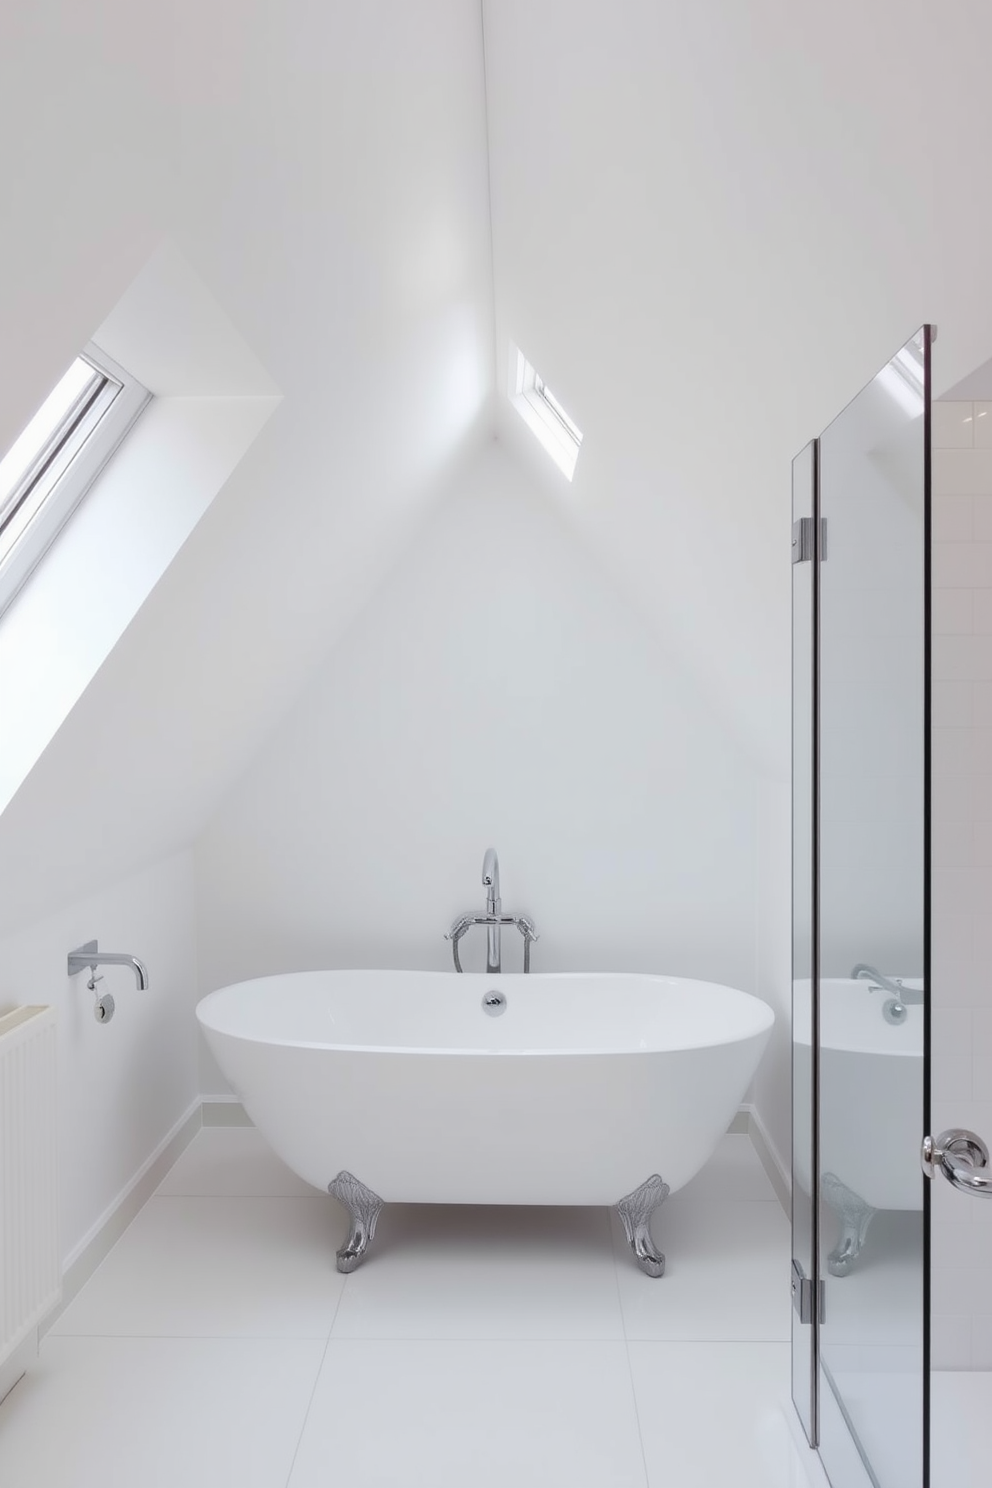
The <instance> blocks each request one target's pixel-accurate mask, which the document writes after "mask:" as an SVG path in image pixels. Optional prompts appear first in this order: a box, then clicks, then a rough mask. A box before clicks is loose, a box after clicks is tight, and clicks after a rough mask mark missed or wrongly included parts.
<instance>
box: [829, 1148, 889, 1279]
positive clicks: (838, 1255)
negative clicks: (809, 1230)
mask: <svg viewBox="0 0 992 1488" xmlns="http://www.w3.org/2000/svg"><path fill="white" fill-rule="evenodd" d="M820 1193H821V1194H822V1196H823V1202H824V1203H825V1204H829V1206H830V1208H831V1209H832V1210H833V1211H834V1213H835V1214H836V1215H837V1218H838V1219H839V1220H840V1238H839V1239H838V1241H837V1244H836V1245H835V1246H834V1248H833V1250H832V1251H831V1252H830V1254H829V1255H828V1256H827V1270H828V1271H829V1272H830V1275H831V1276H846V1275H847V1274H848V1272H849V1271H850V1270H851V1269H852V1267H853V1266H854V1265H855V1263H856V1261H857V1259H858V1256H859V1255H860V1254H861V1252H862V1250H863V1249H864V1245H865V1240H866V1239H867V1238H868V1226H869V1225H870V1224H871V1222H872V1220H873V1219H874V1218H875V1215H876V1213H877V1212H878V1211H877V1210H876V1209H873V1208H872V1207H871V1205H870V1204H867V1203H866V1202H865V1200H864V1199H862V1198H861V1197H860V1196H859V1195H858V1194H856V1193H855V1192H854V1190H853V1189H851V1188H848V1186H847V1184H846V1183H842V1182H841V1180H840V1179H839V1178H838V1177H837V1175H836V1173H824V1175H823V1177H822V1179H821V1180H820Z"/></svg>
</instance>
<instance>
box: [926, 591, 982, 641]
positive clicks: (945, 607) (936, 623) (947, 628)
mask: <svg viewBox="0 0 992 1488" xmlns="http://www.w3.org/2000/svg"><path fill="white" fill-rule="evenodd" d="M932 605H933V633H934V635H969V634H970V633H971V631H972V630H974V628H975V602H974V591H973V590H972V589H936V588H935V589H934V591H933V595H932Z"/></svg>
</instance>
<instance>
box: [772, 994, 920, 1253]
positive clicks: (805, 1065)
mask: <svg viewBox="0 0 992 1488" xmlns="http://www.w3.org/2000/svg"><path fill="white" fill-rule="evenodd" d="M796 985H797V990H798V989H800V988H801V985H802V984H800V983H797V984H796ZM806 985H807V987H808V985H809V984H808V983H807V984H806ZM906 986H907V987H915V988H919V987H920V986H921V983H920V982H919V981H913V980H912V979H910V978H907V979H906ZM889 995H890V994H889V993H888V992H886V991H884V990H878V991H872V990H871V983H870V982H865V981H852V980H851V979H850V978H843V979H841V978H825V979H824V980H823V981H821V983H820V1173H821V1175H822V1176H821V1182H820V1194H821V1197H822V1198H823V1200H824V1201H825V1202H826V1203H827V1204H828V1205H829V1206H830V1208H831V1209H832V1210H834V1212H835V1213H836V1214H837V1216H838V1219H839V1221H840V1236H839V1238H838V1241H837V1244H836V1245H835V1247H834V1249H833V1250H832V1251H831V1252H830V1255H829V1256H828V1258H827V1265H828V1269H829V1270H830V1272H831V1273H832V1274H833V1275H834V1276H844V1275H846V1274H847V1272H848V1271H849V1270H850V1269H851V1266H852V1265H853V1264H854V1262H855V1261H856V1260H857V1258H858V1256H859V1255H860V1253H861V1249H862V1247H863V1245H864V1243H865V1239H866V1237H867V1233H868V1227H869V1225H870V1224H871V1221H872V1218H873V1216H874V1215H875V1213H876V1211H877V1210H879V1209H907V1210H912V1209H922V1207H923V1176H922V1173H921V1171H920V1159H919V1152H918V1151H917V1147H916V1143H915V1141H914V1138H913V1136H912V1134H913V1133H914V1132H917V1131H919V1130H920V1115H921V1111H922V1096H923V1008H922V1007H920V1006H912V1005H910V1006H907V1007H906V1017H905V1019H904V1021H902V1022H899V1023H892V1022H889V1021H887V1020H886V1018H885V1017H884V1016H883V1012H882V1008H883V1006H884V1004H885V1003H886V1002H887V1001H888V1000H889ZM796 1002H797V1007H796V1014H795V1027H794V1038H795V1042H796V1045H797V1046H798V1047H797V1048H796V1049H795V1054H794V1061H793V1062H794V1081H795V1083H794V1091H793V1098H794V1100H795V1101H796V1102H797V1103H798V1102H803V1103H805V1104H808V1103H809V1100H810V1083H809V1081H810V1071H809V1059H808V1058H805V1059H804V1058H803V1057H802V1056H803V1047H804V1046H805V1048H806V1049H808V1048H809V1043H810V1029H809V1003H808V999H806V998H803V997H801V996H800V997H798V998H797V999H796ZM808 1156H809V1155H808V1153H806V1152H803V1151H802V1150H801V1149H797V1151H796V1164H795V1166H796V1178H797V1181H798V1182H799V1184H800V1186H801V1187H802V1188H803V1189H804V1190H805V1192H806V1193H809V1191H810V1175H809V1161H808Z"/></svg>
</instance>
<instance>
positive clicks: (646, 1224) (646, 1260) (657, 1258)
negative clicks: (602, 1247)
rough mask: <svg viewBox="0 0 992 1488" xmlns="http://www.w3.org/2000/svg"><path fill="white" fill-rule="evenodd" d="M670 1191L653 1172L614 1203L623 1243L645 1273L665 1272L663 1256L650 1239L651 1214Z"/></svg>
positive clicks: (654, 1274) (650, 1274) (657, 1274)
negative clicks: (627, 1246) (623, 1235)
mask: <svg viewBox="0 0 992 1488" xmlns="http://www.w3.org/2000/svg"><path fill="white" fill-rule="evenodd" d="M670 1193H671V1189H670V1188H669V1186H668V1184H667V1183H663V1182H662V1180H661V1178H660V1177H659V1176H658V1174H657V1173H653V1174H652V1175H651V1177H650V1178H646V1179H645V1180H644V1182H643V1183H642V1184H641V1186H640V1187H639V1188H635V1189H634V1192H633V1193H629V1194H627V1196H626V1198H623V1199H621V1200H620V1202H619V1203H618V1204H617V1206H616V1209H617V1213H618V1214H619V1216H620V1221H621V1223H622V1225H623V1229H624V1234H625V1235H626V1236H627V1243H628V1245H629V1246H630V1248H631V1250H632V1251H633V1252H634V1255H635V1257H636V1259H637V1264H638V1265H639V1266H640V1268H641V1270H642V1271H643V1272H645V1273H646V1275H648V1276H664V1274H665V1257H664V1256H663V1255H662V1253H661V1251H660V1250H659V1249H658V1247H657V1246H656V1245H655V1243H654V1241H653V1240H652V1238H651V1216H652V1214H653V1213H654V1211H655V1210H656V1209H657V1208H659V1206H660V1205H662V1204H663V1203H664V1202H665V1200H666V1199H667V1198H668V1195H669V1194H670Z"/></svg>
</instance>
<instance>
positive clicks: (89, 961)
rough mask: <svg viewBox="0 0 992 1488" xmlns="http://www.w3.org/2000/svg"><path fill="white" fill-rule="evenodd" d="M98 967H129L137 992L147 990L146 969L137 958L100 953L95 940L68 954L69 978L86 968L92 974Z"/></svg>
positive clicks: (114, 953) (116, 952) (119, 952)
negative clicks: (136, 985)
mask: <svg viewBox="0 0 992 1488" xmlns="http://www.w3.org/2000/svg"><path fill="white" fill-rule="evenodd" d="M98 966H130V968H131V970H132V971H133V972H134V979H135V981H136V982H137V984H138V991H139V992H144V991H146V990H147V987H148V968H147V967H146V966H145V963H144V962H143V961H139V960H138V957H137V956H128V955H125V954H124V953H123V952H121V951H101V950H99V949H98V948H97V943H96V941H95V940H88V941H87V942H86V944H85V945H82V946H80V947H79V948H78V950H75V951H70V952H69V959H68V974H69V976H75V975H76V974H77V972H80V971H86V970H87V968H88V969H89V970H90V971H91V972H94V971H96V969H97V967H98Z"/></svg>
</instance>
